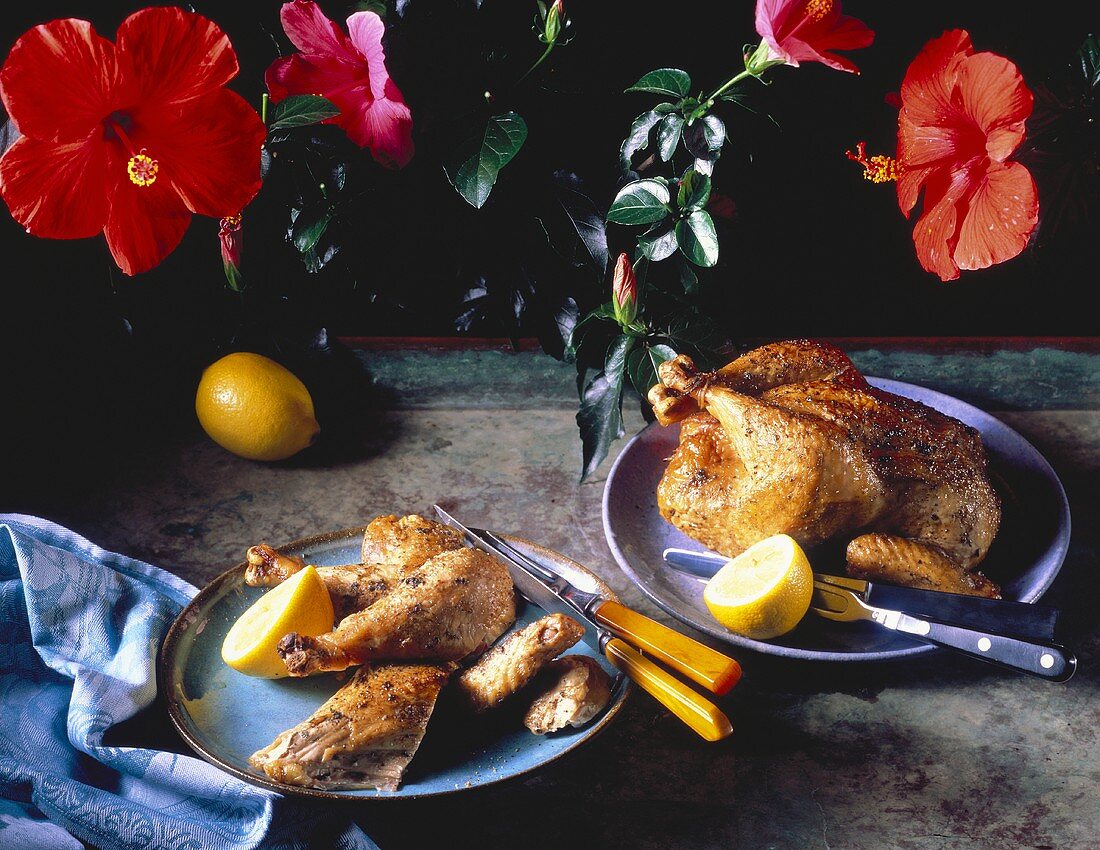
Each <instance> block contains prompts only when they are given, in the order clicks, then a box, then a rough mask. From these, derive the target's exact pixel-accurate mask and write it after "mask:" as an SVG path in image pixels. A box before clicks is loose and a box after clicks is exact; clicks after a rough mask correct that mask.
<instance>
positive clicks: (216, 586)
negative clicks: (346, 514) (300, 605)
mask: <svg viewBox="0 0 1100 850" xmlns="http://www.w3.org/2000/svg"><path fill="white" fill-rule="evenodd" d="M366 530H367V526H366V525H361V526H354V527H351V528H342V529H338V530H336V531H329V532H325V533H323V534H314V535H310V536H309V537H302V538H299V539H297V540H293V541H291V542H289V543H284V544H282V545H280V546H276V547H274V548H276V549H278V550H279V551H283V550H292V551H300V550H306V549H309V548H311V547H316V546H319V545H324V544H328V543H331V542H333V541H334V540H337V539H339V538H341V537H343V538H347V539H348V540H352V539H354V538H355V537H356V536H359V537H362V535H363V533H364V532H365V531H366ZM499 536H500V537H501V538H502V539H504V540H506V541H508V542H510V543H512V544H519V546H520V547H521V548H522V547H527V548H528V549H529V550H530V551H532V552H534V553H536V554H539V555H541V556H543V557H547V556H550V557H548V558H547V559H548V560H550V561H551V562H553V561H554V560H560V561H564V562H566V563H567V564H568V565H569V566H570V567H572V568H575V569H577V570H579V571H580V572H582V573H585V574H586V575H589V576H591V577H592V579H593V580H594V581H595V582H596V585H597V587H598V588H599V589H600V592H601V593H602V594H603V595H605V596H606V597H607V598H608V599H610V600H612V601H616V602H617V601H619V599H618V596H617V595H616V594H615V591H614V590H613V589H612V588H611V587H610V585H608V584H607V582H605V581H604V580H603V579H602V578H600V576H598V575H596V573H594V572H592V570H590V569H588V568H587V567H585V566H583V565H582V564H579V563H577V562H576V561H574V560H573V559H572V558H569V557H567V556H566V555H563V554H562V553H560V552H556V551H554V550H553V549H548V548H547V547H545V546H541V545H539V544H537V543H532V542H531V541H529V540H526V539H524V538H522V537H516V536H514V535H510V534H500V535H499ZM246 566H247V562H246V561H241V562H240V563H238V564H236V565H235V566H233V567H230V568H229V569H227V570H225V571H224V572H222V573H220V574H219V575H218V576H217V577H216V578H214V579H212V580H211V581H209V582H207V583H206V584H205V585H204V586H203V587H202V588H200V589H199V592H198V593H196V594H195V596H194V597H193V598H192V599H191V601H190V602H188V603H187V605H185V606H184V607H183V608H182V609H181V610H180V612H179V613H178V614H177V615H176V617H175V619H173V620H172V624H171V625H170V626H169V627H168V631H167V632H166V633H165V636H164V640H163V641H162V642H161V646H160V651H159V652H158V653H157V682H158V691H160V692H161V693H162V694H163V697H164V702H165V705H166V706H167V709H168V716H169V718H170V719H171V722H172V726H173V728H174V729H175V730H176V732H177V733H178V734H179V736H180V737H181V738H183V740H184V742H185V743H186V744H187V746H189V747H190V748H191V749H192V750H193V751H194V752H195V753H197V754H198V755H199V756H200V757H201V758H202V759H203V760H204V761H206V762H208V763H209V764H212V765H213V766H214V767H216V768H218V769H219V770H222V771H224V772H226V773H228V774H230V775H231V776H233V777H235V778H237V779H240V780H241V781H243V782H247V783H249V784H250V785H253V786H257V787H260V788H263V789H265V790H268V791H274V792H276V793H279V794H283V795H288V794H289V795H292V796H299V797H307V798H313V799H325V800H340V801H343V802H362V801H366V800H418V799H425V798H428V797H442V796H446V795H449V794H457V793H460V792H463V791H476V790H478V789H481V788H487V787H490V786H495V785H499V784H500V783H502V782H510V781H512V780H513V779H517V778H520V777H522V776H525V775H527V774H530V773H532V772H534V771H536V770H539V769H541V768H543V767H545V766H546V765H548V764H551V763H552V762H555V761H557V760H558V759H560V758H561V757H562V756H565V755H568V754H569V753H571V752H573V751H574V750H576V749H577V748H578V747H580V746H582V745H583V744H586V743H588V742H589V741H591V740H592V739H593V738H595V737H596V736H597V735H599V734H600V733H601V732H603V731H604V729H606V728H607V726H608V725H609V724H610V723H611V721H612V720H613V719H614V717H615V715H617V714H618V713H619V711H620V710H621V709H622V707H623V706H624V705H625V704H626V701H627V699H628V697H629V696H630V693H631V690H632V688H631V682H630V679H629V677H627V676H622V681H621V684H619V685H617V686H616V687H615V690H618V691H619V696H618V697H617V698H614V695H613V702H611V703H609V704H608V706H607V707H606V708H605V709H604V711H603V714H602V716H601V717H600V718H599V720H597V721H596V722H595V723H593V724H592V725H591V726H590V727H588V728H587V729H586V734H584V735H583V736H581V737H579V738H578V739H577V740H576V741H574V742H573V743H571V744H570V745H569V746H567V747H566V748H565V749H563V750H561V751H560V752H557V753H555V754H554V755H552V756H551V757H550V758H548V759H546V760H544V761H540V762H538V763H537V764H532V765H530V766H528V767H524V768H523V769H521V770H518V771H516V772H515V773H510V774H508V775H506V776H497V777H495V778H491V779H484V780H482V781H481V782H479V783H477V784H476V785H469V786H466V785H461V786H459V787H456V788H448V789H443V790H439V791H422V792H419V793H415V794H400V793H386V792H383V791H381V790H379V789H369V788H360V789H355V790H354V791H351V790H349V791H330V790H324V789H319V788H304V787H300V786H296V785H284V784H283V783H281V782H275V781H273V780H271V779H269V778H267V777H266V776H265V777H260V776H259V775H256V774H252V773H248V772H247V771H243V770H241V769H240V768H238V767H236V766H234V765H232V764H229V763H228V762H226V761H224V760H223V759H222V758H220V757H219V756H218V755H217V754H215V753H213V752H210V751H209V750H208V749H207V747H205V746H204V745H203V744H202V743H200V742H199V741H198V740H196V739H195V737H194V736H193V735H192V734H191V733H190V732H189V730H188V729H187V725H186V723H185V722H184V717H183V709H182V707H181V706H180V705H179V700H178V699H177V697H176V692H177V688H176V687H175V685H176V684H177V680H178V678H179V677H178V676H177V675H176V673H175V671H174V670H173V665H172V660H173V658H174V657H175V655H176V652H177V651H178V649H179V645H180V641H181V639H182V638H183V636H184V635H185V633H186V632H187V630H188V628H189V627H190V626H191V625H192V624H193V623H194V622H195V621H196V620H197V617H196V616H195V615H196V614H197V613H198V612H199V611H201V610H202V609H203V607H204V603H206V602H208V601H209V600H210V598H211V597H214V596H216V594H217V593H218V592H219V590H220V588H221V586H222V585H223V584H224V583H225V582H228V581H231V580H233V579H234V578H235V577H236V576H237V575H238V574H239V573H242V572H243V571H244V569H245V567H246ZM529 604H533V603H529ZM536 607H537V606H536ZM181 669H182V668H181ZM371 791H373V793H359V792H371Z"/></svg>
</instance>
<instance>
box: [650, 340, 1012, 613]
mask: <svg viewBox="0 0 1100 850" xmlns="http://www.w3.org/2000/svg"><path fill="white" fill-rule="evenodd" d="M658 376H659V379H660V383H659V384H657V385H656V386H654V387H653V388H652V389H651V390H650V392H649V401H650V403H651V404H652V405H653V411H654V413H655V414H656V417H657V420H658V421H659V422H660V423H661V424H662V425H669V424H671V423H673V422H681V430H680V444H679V447H678V448H677V449H676V452H675V453H674V454H673V456H672V458H671V459H670V461H669V464H668V468H667V469H666V471H665V473H664V476H663V478H662V479H661V482H660V485H659V486H658V491H657V500H658V505H659V508H660V511H661V514H662V516H664V517H665V518H666V519H667V520H668V521H669V522H671V523H672V524H673V525H675V526H676V527H677V528H679V529H680V530H681V531H683V532H684V533H685V534H687V535H688V536H689V537H692V538H694V539H696V540H698V541H699V542H701V543H703V544H705V545H706V546H708V547H710V548H711V549H714V550H716V551H718V552H721V553H723V554H725V555H729V556H731V557H732V556H734V555H737V554H738V553H740V552H742V551H744V550H745V549H746V548H748V547H749V546H750V545H752V544H753V543H755V542H757V541H759V540H762V539H763V538H765V537H768V536H770V535H773V534H779V533H785V534H789V535H791V536H792V537H794V538H795V539H796V540H797V541H798V542H799V543H800V544H802V545H803V546H814V545H817V544H819V543H822V542H824V541H826V540H834V539H838V538H840V539H844V538H847V539H848V540H849V541H850V542H849V543H848V545H847V568H848V573H849V574H850V575H853V576H857V577H861V578H869V579H880V580H883V581H888V582H892V583H895V584H903V585H908V586H914V587H926V588H932V589H937V590H944V591H949V592H953V593H965V594H971V595H977V596H988V597H998V596H999V595H1000V590H999V588H998V587H997V585H995V584H994V583H993V582H991V581H990V580H989V579H988V578H986V577H985V576H984V575H982V574H981V573H980V572H978V571H977V569H976V568H977V566H978V565H979V564H980V563H981V562H982V559H983V558H985V556H986V553H987V552H988V551H989V546H990V544H991V543H992V541H993V537H994V535H995V534H996V533H997V528H998V525H999V524H1000V517H1001V508H1000V500H999V499H998V497H997V494H996V492H995V491H994V490H993V487H992V486H991V484H990V482H989V478H988V475H987V472H986V456H985V450H984V447H983V446H982V441H981V437H980V436H979V434H978V432H977V431H975V430H974V429H973V428H970V427H969V426H967V425H964V424H963V423H962V422H959V421H958V420H956V419H953V418H951V417H949V416H946V415H944V414H941V413H939V412H937V411H935V410H933V409H932V408H930V407H928V406H926V405H923V404H920V403H919V402H915V401H911V400H909V399H906V398H902V397H901V396H898V395H894V394H893V393H888V392H885V391H883V390H878V389H875V388H874V387H872V386H871V385H870V384H868V383H867V381H866V379H864V377H863V375H861V374H860V373H859V371H858V370H857V369H856V367H855V365H854V364H853V363H852V361H851V360H849V359H848V357H847V356H846V355H845V354H844V353H843V352H841V351H840V350H839V349H837V348H834V347H833V346H830V345H826V344H823V343H820V342H815V341H812V340H792V341H786V342H777V343H772V344H770V345H765V346H763V347H761V348H757V349H755V350H753V351H750V352H748V353H747V354H745V355H743V356H741V357H739V358H737V359H736V360H734V361H733V362H731V363H729V364H727V365H726V366H724V367H722V368H721V369H719V370H717V371H714V372H700V371H698V370H697V369H696V368H695V365H694V363H693V362H692V360H691V358H690V357H687V356H684V355H680V356H678V357H675V358H673V359H672V360H669V361H667V362H665V363H663V364H662V365H661V367H660V369H659V371H658Z"/></svg>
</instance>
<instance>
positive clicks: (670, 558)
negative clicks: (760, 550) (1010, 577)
mask: <svg viewBox="0 0 1100 850" xmlns="http://www.w3.org/2000/svg"><path fill="white" fill-rule="evenodd" d="M664 559H665V562H666V563H668V564H669V565H670V566H672V567H675V568H676V569H678V570H680V571H681V572H685V573H688V574H689V575H693V576H695V577H696V578H700V579H703V580H706V579H709V578H711V577H712V576H713V575H714V574H715V573H716V572H718V570H720V569H721V568H722V567H723V566H725V565H726V564H727V563H729V558H727V557H725V556H724V555H718V554H716V553H712V552H698V551H693V550H691V549H676V548H669V549H665V551H664ZM819 575H820V574H819ZM823 577H824V578H826V579H831V578H832V577H831V576H823ZM837 578H842V579H843V586H844V587H847V588H849V589H851V590H854V591H855V592H857V593H858V594H859V595H860V596H861V597H862V598H863V601H864V602H866V603H867V604H868V605H873V606H876V607H879V608H890V609H896V610H898V611H905V612H906V613H909V614H918V615H920V616H922V617H928V618H929V619H932V620H938V621H940V622H944V623H955V624H957V625H960V626H967V627H969V628H974V629H983V630H987V631H995V632H997V633H998V634H1003V635H1014V636H1016V637H1021V638H1032V639H1034V640H1044V641H1050V640H1054V639H1055V636H1056V634H1057V630H1058V619H1059V617H1060V616H1061V611H1060V610H1059V609H1057V608H1051V607H1049V606H1046V605H1036V604H1032V603H1028V602H1015V601H1012V600H1007V599H986V598H984V597H980V596H965V595H963V594H959V593H945V592H943V591H939V590H923V589H921V588H915V587H898V586H896V585H892V584H883V583H881V582H872V581H865V580H863V579H853V578H848V577H837Z"/></svg>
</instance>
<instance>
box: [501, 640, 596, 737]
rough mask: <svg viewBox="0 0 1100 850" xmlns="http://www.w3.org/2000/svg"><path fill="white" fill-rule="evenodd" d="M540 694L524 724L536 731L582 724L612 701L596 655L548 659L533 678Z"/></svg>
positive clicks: (537, 732)
mask: <svg viewBox="0 0 1100 850" xmlns="http://www.w3.org/2000/svg"><path fill="white" fill-rule="evenodd" d="M535 681H536V683H537V684H538V685H539V686H540V688H539V695H538V696H537V697H535V700H534V702H532V703H531V707H530V708H529V709H527V714H526V715H524V718H523V724H524V725H525V726H526V727H527V728H528V729H530V730H531V731H532V732H534V733H535V734H536V735H545V734H546V733H547V732H556V731H557V730H559V729H564V728H565V727H566V726H569V725H573V726H583V725H584V724H585V723H587V722H588V721H589V720H591V719H592V718H593V717H595V716H596V715H597V714H599V713H600V712H601V711H603V710H604V708H605V707H606V705H607V704H608V702H610V701H611V677H610V676H608V675H607V671H605V670H604V669H603V667H602V666H601V665H600V662H598V661H597V660H596V659H595V658H589V657H588V656H587V655H565V656H563V657H561V658H559V659H558V660H557V661H551V662H550V663H549V664H547V665H546V667H544V668H543V669H542V670H541V671H540V672H539V675H538V678H537V679H536V680H535Z"/></svg>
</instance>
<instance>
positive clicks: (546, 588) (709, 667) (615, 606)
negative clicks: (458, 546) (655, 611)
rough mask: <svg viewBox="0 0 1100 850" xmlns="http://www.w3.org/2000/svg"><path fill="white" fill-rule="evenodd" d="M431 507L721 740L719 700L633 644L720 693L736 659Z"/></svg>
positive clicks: (724, 724)
mask: <svg viewBox="0 0 1100 850" xmlns="http://www.w3.org/2000/svg"><path fill="white" fill-rule="evenodd" d="M433 509H434V510H435V512H436V514H437V515H438V516H439V517H440V519H442V520H443V522H445V523H446V524H447V525H450V526H451V527H452V528H455V529H457V530H458V531H460V532H462V535H463V537H464V538H465V539H466V542H467V543H469V544H470V545H472V546H474V547H475V548H477V549H481V550H482V551H484V552H488V553H489V554H490V555H493V556H494V557H495V558H497V559H499V560H500V561H501V562H503V563H504V565H505V566H506V567H507V568H508V571H509V573H510V574H511V576H512V581H513V583H514V584H515V586H516V589H517V590H519V592H520V593H521V594H522V595H523V596H524V597H525V598H526V599H528V600H530V601H531V602H533V603H534V604H536V605H538V606H539V607H540V608H542V609H543V610H545V611H548V612H560V613H564V614H566V615H568V616H570V617H572V618H573V619H575V620H577V621H578V622H580V623H581V624H582V625H583V626H585V633H584V640H585V642H587V643H589V644H590V645H591V646H593V647H595V648H596V649H598V650H599V651H600V652H601V653H603V654H604V655H605V656H607V658H608V660H609V661H610V662H611V663H612V664H613V665H614V666H615V667H617V668H618V669H619V670H622V671H623V672H624V673H625V674H626V675H627V676H629V677H630V679H631V680H632V681H633V682H635V683H636V684H638V685H639V686H640V687H641V688H643V689H644V690H646V691H647V692H649V693H650V694H651V695H653V696H654V697H655V698H656V699H657V700H658V701H659V702H661V704H662V705H664V706H665V707H666V708H668V709H669V710H670V711H671V712H672V713H673V714H675V715H676V716H677V717H678V718H680V719H681V720H683V721H684V722H685V723H686V724H687V725H688V726H690V727H691V728H692V729H693V730H694V731H696V732H697V733H698V734H699V735H701V736H702V737H704V738H706V739H707V740H710V741H717V740H720V739H722V738H724V737H726V736H727V735H729V734H730V733H731V732H732V731H733V729H732V727H731V726H730V723H729V719H728V718H727V717H726V715H725V714H724V713H723V712H722V711H721V710H720V709H719V708H718V707H717V706H715V705H714V704H713V703H711V702H710V701H709V700H706V699H704V698H703V697H702V696H700V695H699V694H697V693H695V691H693V690H691V688H689V687H687V686H686V685H685V684H683V683H682V682H680V681H679V680H677V679H676V678H674V677H673V676H671V675H670V674H669V673H668V672H667V671H665V670H663V669H662V668H660V667H659V666H657V665H656V664H655V663H653V661H651V660H650V659H649V658H647V657H646V656H645V655H642V654H641V653H640V652H638V651H637V650H636V649H635V648H634V647H633V646H631V645H630V643H632V644H634V645H636V646H638V647H641V648H643V649H645V650H646V651H647V652H649V653H650V654H651V655H653V656H654V657H655V658H657V659H659V660H660V661H662V662H663V663H665V664H667V665H668V666H669V667H672V668H673V669H675V670H677V671H678V672H680V673H682V674H683V675H685V676H687V677H688V678H691V679H692V680H693V681H696V682H698V683H699V684H701V685H703V686H704V687H706V688H707V689H708V690H710V691H711V692H712V693H716V694H724V693H726V692H727V691H729V689H730V688H732V687H733V685H734V684H736V682H737V680H738V679H739V678H740V676H741V667H740V665H739V664H738V663H737V662H736V661H735V660H734V659H732V658H729V657H727V656H725V655H723V654H722V653H720V652H718V651H717V650H714V649H711V648H710V647H709V646H706V645H705V644H701V643H699V642H698V641H695V640H693V639H692V638H689V637H688V636H687V635H684V634H681V633H680V632H677V631H675V630H673V629H670V628H668V627H667V626H664V625H662V624H661V623H658V622H656V621H655V620H651V619H649V618H648V617H646V616H644V615H643V614H639V613H638V612H636V611H633V610H631V609H629V608H627V607H626V606H624V605H621V604H620V603H618V602H615V601H613V600H611V599H607V598H606V597H604V596H602V595H600V594H599V593H597V592H592V591H591V590H585V589H583V588H581V587H578V586H577V585H575V584H573V583H572V582H570V581H569V580H568V579H566V578H565V577H564V576H562V575H560V574H559V573H557V572H555V571H554V570H553V569H551V568H550V566H549V565H547V564H545V563H543V562H542V561H535V560H533V559H531V558H529V557H528V556H526V555H525V554H524V553H522V552H520V551H518V550H517V549H516V548H515V547H513V546H512V545H511V544H509V543H508V541H506V540H504V539H503V538H501V537H500V536H498V535H496V534H494V533H493V532H490V531H485V530H483V529H477V528H467V527H466V526H464V525H462V524H461V523H460V522H458V520H456V519H455V518H454V517H452V516H451V515H450V514H448V513H447V512H446V511H444V510H443V509H442V508H441V507H439V506H438V505H434V506H433ZM627 641H629V643H627Z"/></svg>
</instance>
